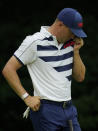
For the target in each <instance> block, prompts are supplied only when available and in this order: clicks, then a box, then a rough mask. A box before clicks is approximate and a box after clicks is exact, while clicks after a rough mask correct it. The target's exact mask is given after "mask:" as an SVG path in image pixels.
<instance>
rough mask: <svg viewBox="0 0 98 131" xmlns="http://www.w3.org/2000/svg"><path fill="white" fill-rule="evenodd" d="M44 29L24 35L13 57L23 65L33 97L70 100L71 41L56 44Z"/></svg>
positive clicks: (55, 40) (53, 38) (54, 39)
mask: <svg viewBox="0 0 98 131" xmlns="http://www.w3.org/2000/svg"><path fill="white" fill-rule="evenodd" d="M47 29H48V27H47V26H44V27H41V30H40V32H37V33H35V34H33V35H31V36H27V37H26V38H25V40H24V41H23V42H22V44H21V45H20V47H19V48H18V49H17V50H16V51H15V53H14V56H15V57H16V58H17V59H18V60H19V61H20V62H21V63H22V64H23V65H26V66H27V68H28V71H29V74H30V77H31V80H32V84H33V88H34V96H40V97H41V99H48V100H53V101H67V100H70V99H71V78H72V66H73V46H71V43H72V40H70V41H67V42H66V43H61V44H58V41H57V39H56V37H55V36H53V35H52V34H51V33H49V32H48V30H47ZM66 45H68V46H66Z"/></svg>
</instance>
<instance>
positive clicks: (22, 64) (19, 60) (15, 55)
mask: <svg viewBox="0 0 98 131" xmlns="http://www.w3.org/2000/svg"><path fill="white" fill-rule="evenodd" d="M14 56H15V58H16V59H17V60H18V61H19V62H20V64H22V65H24V63H23V62H22V61H21V60H20V59H19V58H18V57H17V56H16V55H15V54H14Z"/></svg>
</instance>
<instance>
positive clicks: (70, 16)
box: [57, 8, 87, 37]
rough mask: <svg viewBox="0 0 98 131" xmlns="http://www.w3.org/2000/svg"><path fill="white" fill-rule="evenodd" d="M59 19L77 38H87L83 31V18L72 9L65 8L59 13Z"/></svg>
mask: <svg viewBox="0 0 98 131" xmlns="http://www.w3.org/2000/svg"><path fill="white" fill-rule="evenodd" d="M57 18H58V19H59V20H60V21H62V22H63V24H64V25H66V26H68V27H69V28H70V30H71V31H72V32H73V34H74V35H76V36H77V37H87V35H86V33H85V32H84V31H83V29H82V27H83V18H82V16H81V14H80V13H79V12H78V11H77V10H75V9H72V8H64V9H63V10H61V11H60V12H59V14H58V15H57Z"/></svg>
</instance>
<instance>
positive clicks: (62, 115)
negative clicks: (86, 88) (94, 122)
mask: <svg viewBox="0 0 98 131" xmlns="http://www.w3.org/2000/svg"><path fill="white" fill-rule="evenodd" d="M82 26H83V20H82V16H81V15H80V13H79V12H77V11H76V10H75V9H72V8H64V9H63V10H61V11H60V13H59V14H58V15H57V19H56V20H55V22H54V23H53V24H52V25H51V26H50V27H41V31H40V32H38V33H35V34H34V35H32V36H27V37H26V39H25V40H24V41H23V43H22V44H21V46H20V47H19V49H18V50H17V51H16V52H15V53H14V55H13V56H12V57H11V58H10V60H9V61H8V63H7V64H6V65H5V67H4V69H3V75H4V77H5V78H6V80H7V81H8V83H9V84H10V86H11V87H12V89H13V90H14V91H15V92H16V93H17V95H18V96H19V97H20V98H21V99H22V100H23V101H24V102H25V104H26V105H27V106H28V107H29V108H30V109H31V110H30V118H31V120H32V123H33V126H34V129H35V131H69V130H70V129H71V128H72V130H74V131H81V129H80V126H79V123H78V120H77V111H76V108H75V107H74V106H73V105H72V100H71V81H72V77H73V78H74V79H75V80H77V81H79V82H82V81H83V80H84V78H85V66H84V64H83V62H82V60H81V58H80V55H79V49H80V48H81V47H82V46H83V39H82V38H84V37H87V36H86V34H85V33H84V32H83V30H82ZM23 65H26V66H27V68H28V71H29V74H30V76H31V79H32V83H33V87H34V96H30V95H29V94H28V93H27V91H26V90H25V89H24V88H23V86H22V84H21V82H20V79H19V76H18V74H17V70H18V69H20V68H21V67H22V66H23ZM70 122H72V123H70ZM70 124H72V127H71V128H70Z"/></svg>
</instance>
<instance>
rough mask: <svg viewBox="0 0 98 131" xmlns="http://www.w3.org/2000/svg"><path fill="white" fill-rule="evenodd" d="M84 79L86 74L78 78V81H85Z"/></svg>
mask: <svg viewBox="0 0 98 131" xmlns="http://www.w3.org/2000/svg"><path fill="white" fill-rule="evenodd" d="M84 79H85V77H84V76H82V77H80V78H78V79H77V81H78V82H83V81H84Z"/></svg>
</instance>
